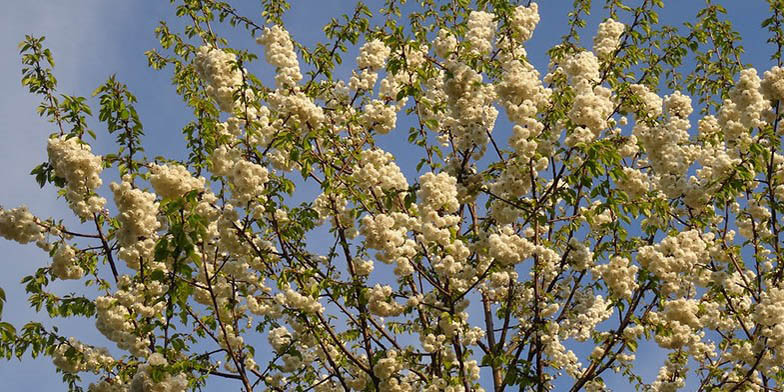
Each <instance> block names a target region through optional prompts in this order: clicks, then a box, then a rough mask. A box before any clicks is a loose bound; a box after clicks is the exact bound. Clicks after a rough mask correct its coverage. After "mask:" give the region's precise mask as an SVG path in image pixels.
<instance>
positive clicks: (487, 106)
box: [441, 62, 498, 157]
mask: <svg viewBox="0 0 784 392" xmlns="http://www.w3.org/2000/svg"><path fill="white" fill-rule="evenodd" d="M447 68H449V71H450V72H451V75H452V76H451V77H447V78H446V79H445V82H444V93H445V94H446V98H447V100H446V103H447V111H446V116H444V118H443V119H442V121H441V123H442V124H441V127H442V129H448V130H450V132H451V133H450V134H449V136H450V138H449V139H447V140H451V142H452V143H453V144H454V146H453V148H454V149H455V150H457V151H466V150H470V149H472V148H473V147H474V146H477V147H479V151H477V152H476V153H475V156H476V157H480V156H482V155H483V154H484V151H485V149H486V147H487V143H488V136H487V135H488V133H489V132H491V131H492V130H493V128H494V127H495V120H496V118H497V117H498V110H497V109H496V108H495V107H493V101H495V98H496V94H495V88H494V87H493V86H492V85H489V84H485V83H484V82H483V81H482V74H480V73H478V72H476V71H475V70H474V69H472V68H471V67H469V66H468V65H466V64H463V63H460V62H449V63H448V64H447Z"/></svg>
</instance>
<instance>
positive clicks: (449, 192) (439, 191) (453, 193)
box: [417, 172, 460, 213]
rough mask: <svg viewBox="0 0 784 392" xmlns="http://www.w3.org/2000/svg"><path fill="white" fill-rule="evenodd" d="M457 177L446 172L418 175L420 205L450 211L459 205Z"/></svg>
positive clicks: (454, 210) (453, 210)
mask: <svg viewBox="0 0 784 392" xmlns="http://www.w3.org/2000/svg"><path fill="white" fill-rule="evenodd" d="M456 184H457V179H456V178H455V177H452V176H450V175H449V174H448V173H444V172H441V173H438V174H433V173H432V172H429V173H425V174H423V175H422V176H421V177H419V191H417V197H418V198H419V199H420V200H421V201H422V205H424V206H426V207H427V208H430V209H433V210H444V211H446V212H449V213H452V212H456V211H457V209H458V208H459V207H460V204H459V203H458V201H457V188H456Z"/></svg>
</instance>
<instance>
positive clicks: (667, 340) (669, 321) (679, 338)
mask: <svg viewBox="0 0 784 392" xmlns="http://www.w3.org/2000/svg"><path fill="white" fill-rule="evenodd" d="M698 312H699V308H698V301H697V300H694V299H686V298H678V299H674V300H669V301H665V302H664V311H663V313H662V314H660V315H659V316H658V318H659V319H660V320H659V321H660V322H662V323H663V324H664V326H665V327H666V328H667V329H668V330H669V331H670V333H669V334H666V335H665V334H657V335H656V336H655V339H656V343H658V344H659V346H660V347H662V348H668V349H681V348H684V347H685V346H694V345H696V344H698V343H699V341H700V339H701V336H700V334H699V333H698V332H697V331H698V329H699V328H701V323H700V319H699V317H697V313H698ZM656 315H657V314H656V313H651V314H650V318H651V320H652V321H657V320H656V318H657V317H656Z"/></svg>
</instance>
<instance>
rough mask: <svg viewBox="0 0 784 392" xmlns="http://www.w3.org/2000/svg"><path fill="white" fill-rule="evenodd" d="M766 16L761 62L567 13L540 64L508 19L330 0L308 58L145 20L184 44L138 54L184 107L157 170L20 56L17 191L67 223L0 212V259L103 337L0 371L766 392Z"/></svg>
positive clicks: (223, 25) (42, 53)
mask: <svg viewBox="0 0 784 392" xmlns="http://www.w3.org/2000/svg"><path fill="white" fill-rule="evenodd" d="M768 4H769V9H770V13H769V15H767V17H766V18H765V19H764V20H760V21H759V22H760V25H761V26H762V28H763V29H764V31H766V32H767V36H766V37H764V38H765V39H766V40H767V42H768V43H769V44H770V46H769V48H772V50H771V53H772V55H771V59H772V60H773V62H774V63H775V64H776V65H775V66H773V67H771V68H770V69H764V70H762V69H761V70H756V69H754V68H752V67H751V66H750V65H749V64H745V63H743V61H742V58H743V56H742V55H743V53H744V48H743V46H742V41H741V37H740V35H739V34H738V33H737V32H736V31H735V29H734V28H733V24H732V15H728V14H727V11H726V9H725V8H724V7H722V5H720V4H717V3H716V2H714V1H710V0H708V1H707V2H706V3H705V5H704V7H702V8H701V10H700V11H699V12H698V13H697V15H696V17H694V18H693V19H690V20H689V21H688V22H685V23H683V24H681V25H676V26H672V25H666V24H662V23H660V22H659V13H660V12H661V9H662V7H664V2H663V1H662V0H641V1H623V0H606V1H605V2H604V3H603V6H602V7H601V11H602V12H603V14H602V18H601V23H599V24H598V25H595V26H593V25H588V23H587V22H586V18H587V15H588V14H590V13H591V12H592V11H595V7H592V2H591V1H590V0H575V1H573V2H572V3H571V4H570V6H571V7H572V10H571V12H569V14H568V20H565V21H541V22H542V23H562V24H563V26H564V31H563V35H562V36H561V38H560V39H559V40H558V43H557V44H556V45H554V46H552V47H551V48H549V50H547V52H546V54H539V55H540V56H541V55H546V56H547V58H548V60H549V64H548V66H547V67H546V68H545V69H537V68H536V67H535V66H534V65H533V64H532V62H531V61H530V58H529V53H528V52H527V51H526V49H527V45H526V43H527V42H528V41H529V40H530V39H531V37H532V36H533V35H534V34H536V27H537V24H539V23H540V14H539V7H540V6H539V5H537V3H534V2H531V1H527V2H526V1H514V0H475V1H469V0H451V1H446V0H445V1H435V0H418V1H411V0H410V1H408V2H406V1H405V0H385V1H383V2H381V1H372V2H365V3H363V2H358V3H357V4H356V6H355V7H354V9H353V12H352V13H350V14H346V15H340V16H335V17H334V18H332V19H331V21H330V22H329V23H328V24H327V25H325V26H323V29H322V31H323V39H322V41H320V42H318V43H316V44H315V45H309V46H308V45H303V44H301V43H300V42H297V41H296V40H294V39H292V37H291V35H290V34H289V32H288V30H287V28H286V26H285V24H284V16H285V13H286V12H287V11H288V10H289V8H290V6H291V5H290V4H288V3H287V2H286V1H284V0H262V1H261V2H260V10H261V14H260V15H258V14H257V15H252V14H244V13H242V12H241V11H240V10H239V9H238V8H237V7H236V4H231V3H230V2H224V1H216V0H176V1H175V0H173V1H172V7H175V9H176V14H177V16H178V17H179V18H182V20H184V21H185V25H186V26H185V28H184V29H182V31H176V29H173V28H171V27H170V25H169V24H167V23H166V22H165V21H162V22H161V23H160V25H159V26H158V28H157V29H156V30H155V34H156V36H157V38H158V39H159V41H160V47H159V48H156V49H153V50H150V51H148V52H147V53H146V56H147V59H148V62H149V66H150V67H152V68H154V69H157V70H160V71H161V72H167V73H168V74H170V75H171V82H172V85H173V87H174V89H176V91H177V93H178V95H179V96H181V97H182V103H177V102H172V103H171V104H172V105H181V104H184V105H185V106H187V107H188V108H189V111H191V112H192V118H191V121H190V122H189V123H188V124H187V125H186V126H185V127H184V128H183V129H182V134H183V136H184V138H185V141H186V145H187V152H186V153H185V154H184V155H182V156H184V157H185V158H184V159H182V160H175V159H172V158H171V157H165V156H159V157H150V156H147V155H146V152H145V146H146V144H145V130H144V127H143V120H144V119H143V118H140V117H141V116H140V115H139V113H138V112H137V110H136V105H137V102H136V97H135V96H134V94H133V93H132V90H133V86H127V85H126V84H124V83H123V82H122V81H121V80H119V78H118V77H116V76H111V77H110V78H108V80H106V81H105V82H102V84H99V86H98V87H97V88H96V89H95V90H94V91H93V92H92V98H89V99H88V98H87V97H84V96H72V95H67V94H62V93H61V92H60V91H58V88H57V79H56V78H55V70H54V65H55V62H54V56H53V54H52V53H51V51H50V50H49V49H48V48H47V47H46V45H45V43H46V42H45V40H44V38H43V37H36V36H27V37H25V39H24V41H23V42H21V43H20V47H19V49H20V54H21V60H22V75H23V76H22V84H23V85H24V86H26V88H28V89H29V91H30V93H32V94H35V95H37V96H39V97H40V99H41V103H40V105H39V106H38V107H37V108H36V110H37V112H38V113H39V114H40V115H41V116H42V117H44V118H46V119H47V120H49V122H50V123H51V129H49V130H47V131H50V132H51V134H50V136H49V138H48V143H47V146H46V152H47V156H48V159H47V161H45V162H43V163H41V164H40V165H38V166H37V167H35V168H33V169H32V173H31V174H32V175H33V176H34V177H35V180H36V181H37V182H38V184H39V185H40V186H41V187H42V188H43V189H44V190H46V191H52V192H57V194H58V195H59V196H61V197H62V200H63V201H64V203H65V204H67V206H68V208H69V209H70V210H71V211H72V213H73V215H74V217H76V219H77V220H78V221H80V222H81V224H77V225H66V224H65V223H64V222H63V219H62V218H61V217H49V218H45V217H39V216H36V215H34V214H33V212H31V211H29V210H28V209H27V208H26V207H24V206H21V207H16V208H11V207H7V206H4V207H3V208H0V236H1V237H4V238H6V239H8V240H12V241H16V242H19V243H21V244H28V243H34V244H35V245H37V246H38V247H39V248H41V249H42V250H44V251H45V252H47V253H48V254H49V256H50V257H51V262H49V263H46V265H44V266H42V267H40V268H39V269H38V270H37V272H36V273H35V274H33V275H31V276H26V277H24V278H23V279H22V283H23V284H24V285H25V290H26V292H27V293H28V295H29V303H30V305H31V306H32V307H34V308H35V309H36V310H37V311H40V312H45V314H47V315H48V316H49V317H50V318H51V319H52V320H54V325H56V323H57V320H58V319H60V318H67V317H82V318H87V319H91V320H94V321H95V328H96V330H97V331H98V332H100V334H101V335H102V336H103V337H105V339H102V340H100V341H94V342H93V341H89V342H88V341H80V340H78V339H76V338H73V337H69V336H64V335H63V334H61V333H60V331H59V330H58V329H57V328H56V327H48V326H45V325H44V324H42V323H40V322H30V323H27V324H24V325H12V324H11V323H9V322H5V321H0V356H3V357H5V358H7V359H12V358H15V357H16V358H20V359H24V358H27V357H26V355H27V354H32V356H34V357H35V356H38V355H46V356H49V357H51V359H52V361H53V363H54V365H55V366H56V368H57V371H58V373H61V375H62V378H63V380H64V382H65V383H66V384H67V386H68V388H69V390H72V391H80V390H84V389H87V390H89V391H95V392H103V391H128V392H152V391H161V392H164V391H186V390H202V389H207V390H209V388H210V385H211V382H213V380H214V379H217V378H222V379H227V380H229V381H231V382H232V383H235V385H236V388H237V389H240V390H242V391H246V392H250V391H388V392H409V391H411V392H413V391H426V392H435V391H448V392H469V391H504V390H520V391H529V390H530V391H545V390H559V391H560V390H563V391H582V390H585V391H607V390H610V389H612V388H616V389H617V388H628V389H631V388H636V389H637V390H650V391H675V390H679V389H683V388H685V387H686V384H687V382H689V383H690V386H693V389H694V390H699V391H782V390H783V388H784V369H782V363H784V282H782V278H784V249H782V238H781V231H782V224H783V222H782V220H781V216H782V215H784V155H782V133H783V131H782V129H781V127H780V126H779V121H780V120H781V118H782V116H784V114H782V113H781V100H782V99H784V68H782V58H781V53H782V46H784V30H783V29H782V23H784V15H783V13H784V2H783V1H782V0H768ZM293 5H295V6H299V5H300V4H293ZM541 6H542V7H552V6H559V7H560V6H562V4H557V5H556V3H554V2H548V3H547V4H544V3H543V4H542V5H541ZM228 30H232V31H233V30H238V31H241V32H243V33H242V34H244V36H245V37H246V38H247V39H248V40H249V41H250V40H255V42H256V43H257V45H255V46H250V45H246V43H247V42H242V43H235V42H231V41H230V40H228V39H227V38H225V37H224V36H223V35H222V33H223V32H225V31H228ZM581 34H583V35H585V34H590V36H591V37H592V39H590V40H583V39H581V36H580V35H581ZM754 39H755V40H761V39H760V37H754ZM585 42H589V43H592V45H587V46H588V47H583V45H585ZM755 50H756V48H755ZM759 50H762V49H759ZM345 67H348V71H347V72H344V71H345ZM343 75H346V76H345V77H343ZM93 102H94V103H95V104H94V105H93V104H91V103H93ZM161 115H163V114H161ZM88 118H97V120H98V121H100V128H95V127H93V128H91V127H90V126H88ZM44 132H45V131H44ZM101 137H105V138H106V137H108V138H112V139H113V140H114V150H113V151H112V152H111V153H107V154H103V155H97V154H96V153H95V152H94V151H93V147H91V144H93V143H94V142H95V140H96V138H101ZM403 167H406V168H410V169H403ZM56 280H75V281H78V282H80V283H83V286H82V287H83V290H82V291H80V292H74V293H63V292H57V290H55V289H52V288H51V287H49V286H50V284H51V283H52V282H53V281H56ZM4 301H5V296H4V294H3V291H2V290H0V312H1V311H2V304H3V302H4ZM649 343H650V344H654V345H656V346H658V347H659V349H661V350H665V351H666V353H667V355H666V358H665V359H664V361H663V363H656V364H655V365H654V366H657V367H660V370H659V372H658V376H657V377H656V378H655V379H654V380H652V381H650V380H649V381H645V380H643V379H642V377H641V376H640V374H639V371H640V366H649V365H650V364H649V363H645V362H644V361H643V362H641V361H640V360H639V358H637V356H638V355H641V353H639V352H638V348H639V346H640V345H641V344H649ZM107 345H108V346H107ZM104 346H107V347H104ZM643 355H644V354H643ZM611 374H614V375H617V376H620V377H622V379H623V380H624V383H625V384H618V383H617V381H616V382H615V384H612V383H609V382H608V381H607V378H608V377H609V376H610V375H611ZM83 378H84V380H83ZM624 390H625V389H624Z"/></svg>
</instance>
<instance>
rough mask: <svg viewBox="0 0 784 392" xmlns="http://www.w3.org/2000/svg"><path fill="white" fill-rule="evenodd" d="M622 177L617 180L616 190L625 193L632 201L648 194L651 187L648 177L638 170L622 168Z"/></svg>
mask: <svg viewBox="0 0 784 392" xmlns="http://www.w3.org/2000/svg"><path fill="white" fill-rule="evenodd" d="M623 175H624V177H622V178H620V179H619V180H618V189H620V190H622V191H624V192H626V194H627V195H629V198H631V199H632V200H635V199H639V198H640V197H642V196H643V195H644V194H646V193H648V190H649V189H650V187H651V184H650V182H649V180H650V179H649V178H648V175H647V174H645V173H643V172H642V171H641V170H639V169H634V168H631V167H624V168H623Z"/></svg>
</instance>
